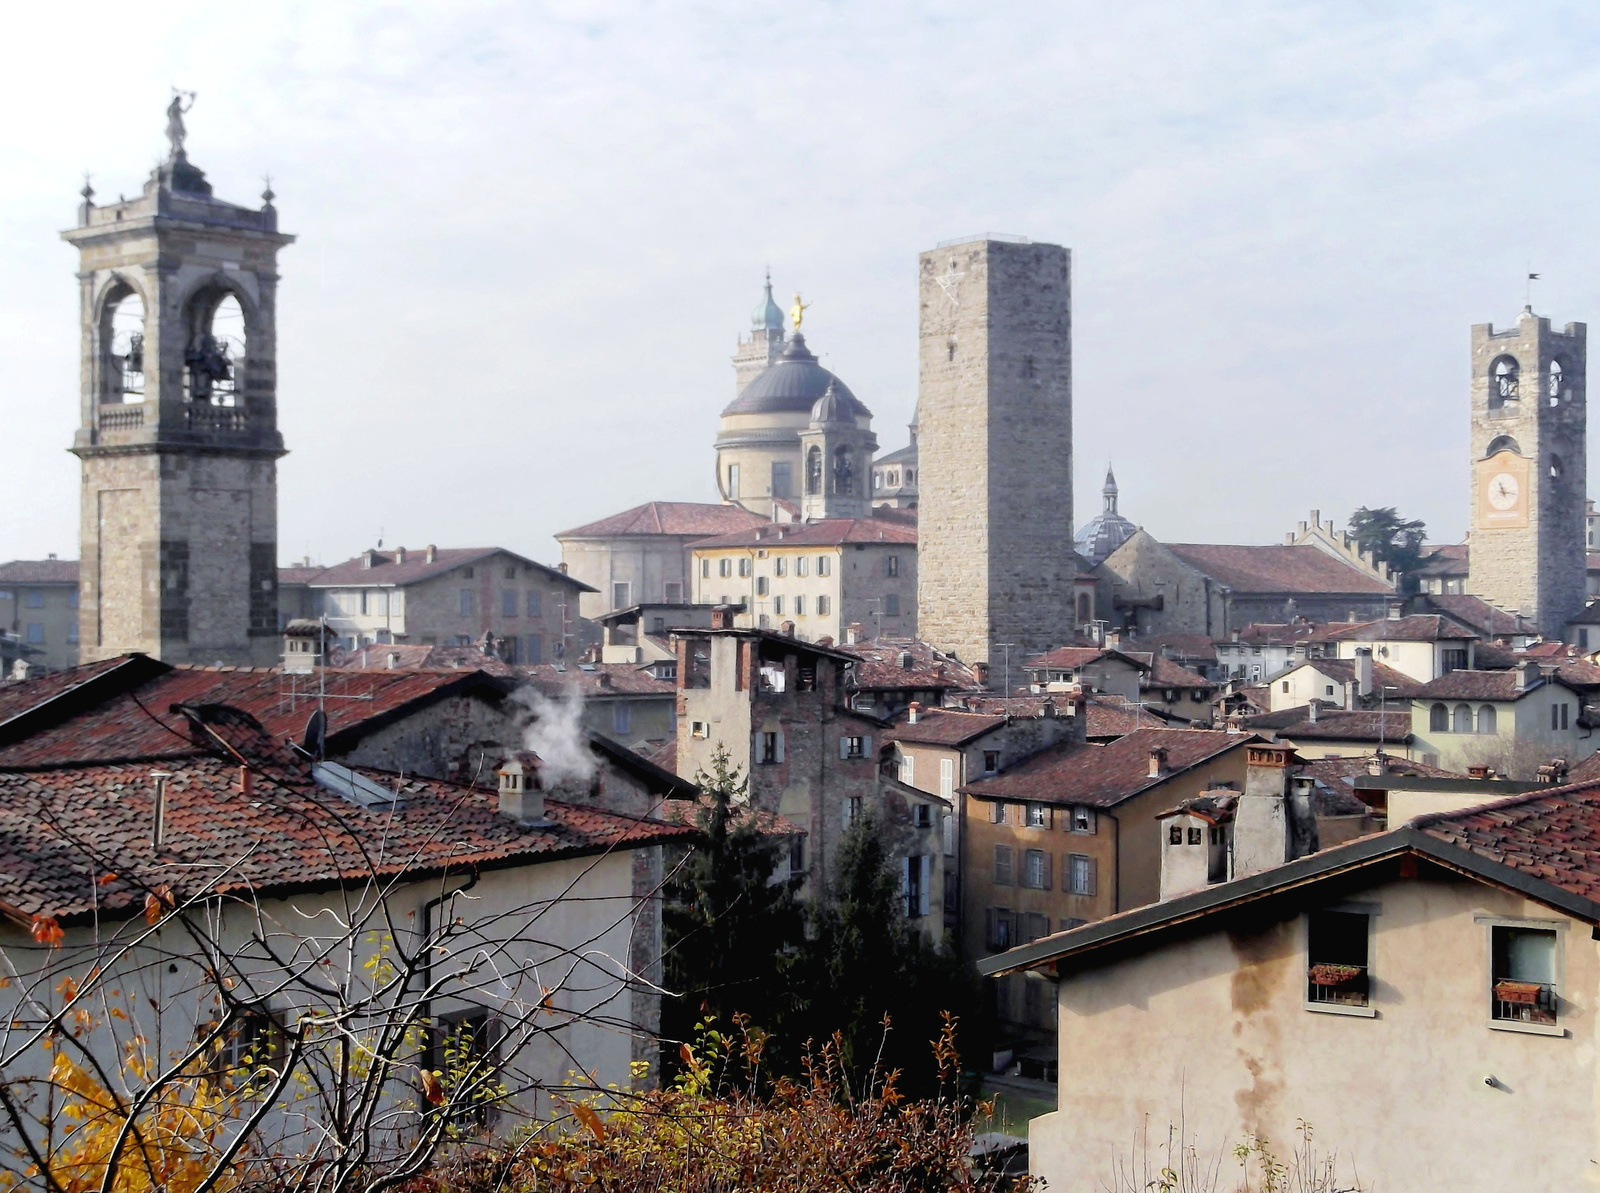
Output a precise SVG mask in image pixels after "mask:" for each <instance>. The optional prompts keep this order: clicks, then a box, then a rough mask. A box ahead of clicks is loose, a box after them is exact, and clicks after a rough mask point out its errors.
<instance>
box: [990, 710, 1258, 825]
mask: <svg viewBox="0 0 1600 1193" xmlns="http://www.w3.org/2000/svg"><path fill="white" fill-rule="evenodd" d="M1257 740H1259V739H1258V738H1256V737H1254V736H1251V735H1249V734H1241V733H1226V732H1223V731H1221V730H1216V729H1137V730H1135V731H1134V732H1132V733H1130V734H1128V735H1127V736H1126V737H1120V738H1118V739H1117V740H1116V741H1114V742H1111V743H1110V744H1108V745H1103V746H1096V745H1082V746H1063V747H1052V748H1050V749H1047V750H1043V751H1041V752H1040V753H1038V754H1035V755H1034V756H1033V757H1031V758H1028V759H1025V760H1024V761H1023V762H1021V763H1019V764H1017V765H1016V766H1013V767H1010V768H1008V769H1006V770H1004V771H1002V772H1001V773H1000V774H998V775H996V776H995V777H994V778H992V779H979V780H978V781H977V782H975V783H969V784H968V785H967V786H966V787H964V788H962V790H963V791H967V792H970V793H972V794H973V795H978V796H988V797H990V798H1000V799H1011V800H1038V801H1043V802H1046V803H1062V804H1089V805H1093V806H1095V807H1102V808H1104V807H1111V806H1113V805H1115V804H1118V803H1121V802H1122V801H1123V800H1125V799H1128V798H1129V797H1130V796H1134V795H1137V794H1138V793H1139V792H1141V791H1143V790H1145V789H1146V788H1148V787H1154V786H1156V785H1158V784H1160V783H1164V782H1166V781H1167V780H1168V779H1170V778H1172V776H1173V775H1174V774H1181V773H1182V772H1183V771H1186V770H1188V769H1190V768H1191V767H1193V766H1196V765H1198V764H1199V763H1201V762H1205V761H1206V760H1208V759H1211V758H1215V757H1217V756H1218V755H1220V754H1225V753H1227V752H1228V751H1229V750H1234V749H1237V748H1239V747H1240V746H1242V745H1244V744H1245V742H1248V741H1257ZM1158 746H1159V747H1162V748H1164V749H1165V750H1166V751H1167V767H1168V769H1167V772H1166V773H1165V774H1164V775H1161V776H1160V777H1158V778H1154V779H1152V778H1151V777H1150V751H1151V750H1154V749H1156V748H1157V747H1158Z"/></svg>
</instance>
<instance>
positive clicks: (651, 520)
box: [555, 501, 767, 539]
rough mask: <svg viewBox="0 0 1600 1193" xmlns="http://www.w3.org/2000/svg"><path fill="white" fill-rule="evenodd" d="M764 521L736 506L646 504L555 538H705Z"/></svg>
mask: <svg viewBox="0 0 1600 1193" xmlns="http://www.w3.org/2000/svg"><path fill="white" fill-rule="evenodd" d="M766 521H767V519H765V518H763V517H762V516H761V515H760V514H753V513H751V512H750V511H749V510H747V509H745V508H744V507H743V506H739V505H707V504H705V503H702V502H696V501H647V502H645V503H644V504H643V505H636V506H634V507H633V508H632V509H629V510H623V511H622V512H621V513H620V514H612V515H611V516H610V517H609V518H601V519H600V520H599V521H598V522H587V523H585V524H584V525H582V526H574V527H573V528H572V529H571V530H563V531H561V532H560V533H558V534H557V535H556V536H555V537H556V538H558V539H564V538H617V537H620V536H623V535H649V534H667V535H675V536H679V537H684V538H708V537H710V536H711V535H714V534H727V533H728V532H729V531H732V530H738V529H740V528H742V527H745V526H760V525H764V524H765V523H766Z"/></svg>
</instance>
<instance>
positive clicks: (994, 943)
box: [988, 907, 1011, 986]
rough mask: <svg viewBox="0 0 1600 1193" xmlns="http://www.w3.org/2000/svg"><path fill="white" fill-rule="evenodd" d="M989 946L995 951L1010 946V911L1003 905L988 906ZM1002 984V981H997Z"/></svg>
mask: <svg viewBox="0 0 1600 1193" xmlns="http://www.w3.org/2000/svg"><path fill="white" fill-rule="evenodd" d="M988 937H989V947H990V948H991V949H994V950H995V951H996V952H1000V951H1003V950H1005V949H1009V948H1010V947H1011V912H1010V911H1009V910H1007V909H1006V908H1004V907H991V908H989V931H988ZM998 985H1001V986H1003V985H1004V981H1003V980H1002V981H1001V982H999V983H998Z"/></svg>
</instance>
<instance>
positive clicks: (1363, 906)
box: [1300, 903, 1383, 1019]
mask: <svg viewBox="0 0 1600 1193" xmlns="http://www.w3.org/2000/svg"><path fill="white" fill-rule="evenodd" d="M1382 910H1383V909H1382V907H1381V906H1380V905H1379V904H1376V903H1330V904H1329V905H1328V906H1326V907H1317V908H1313V909H1311V910H1310V911H1307V912H1305V913H1303V914H1302V915H1301V916H1300V931H1301V940H1300V952H1301V954H1302V956H1304V958H1305V972H1304V973H1303V974H1302V976H1301V982H1300V997H1301V1005H1302V1006H1304V1008H1305V1009H1306V1010H1308V1011H1312V1012H1314V1013H1315V1014H1318V1015H1348V1016H1352V1017H1354V1018H1357V1019H1376V1018H1377V1017H1378V1008H1377V1005H1376V1003H1377V1000H1376V998H1375V997H1374V994H1373V978H1372V975H1373V972H1374V970H1375V969H1376V968H1377V967H1376V966H1375V965H1374V964H1373V961H1374V958H1375V957H1376V956H1377V948H1378V916H1379V914H1380V913H1381V912H1382ZM1317 912H1336V913H1338V914H1340V915H1360V916H1365V917H1366V919H1367V1001H1366V1002H1365V1003H1361V1004H1356V1003H1334V1002H1313V1001H1312V1000H1311V978H1310V971H1311V966H1312V965H1313V964H1314V963H1313V962H1312V960H1311V917H1312V916H1313V915H1314V914H1316V913H1317Z"/></svg>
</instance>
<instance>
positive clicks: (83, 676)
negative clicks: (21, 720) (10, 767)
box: [0, 655, 160, 725]
mask: <svg viewBox="0 0 1600 1193" xmlns="http://www.w3.org/2000/svg"><path fill="white" fill-rule="evenodd" d="M129 658H130V656H128V655H116V656H114V657H112V658H109V659H101V660H100V661H99V662H98V663H82V664H80V665H79V666H76V667H68V668H67V669H66V670H64V671H52V672H51V673H49V674H48V675H39V676H35V677H34V678H32V679H22V680H16V681H14V682H11V683H0V725H3V724H4V723H5V722H7V721H9V720H10V719H11V718H12V717H15V716H17V715H18V714H19V713H23V712H26V711H28V710H29V709H33V708H37V707H38V706H39V705H41V704H43V703H44V702H45V701H47V700H54V699H56V698H57V697H58V696H62V695H64V694H66V693H68V692H71V691H73V690H74V689H77V688H81V687H83V686H84V685H85V684H87V683H89V681H91V680H96V679H100V678H101V677H103V676H104V675H106V674H107V673H108V672H110V671H113V670H115V669H116V668H117V667H120V666H122V665H124V664H126V663H127V662H128V660H129ZM159 666H160V665H159V664H158V665H157V667H158V669H159Z"/></svg>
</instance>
